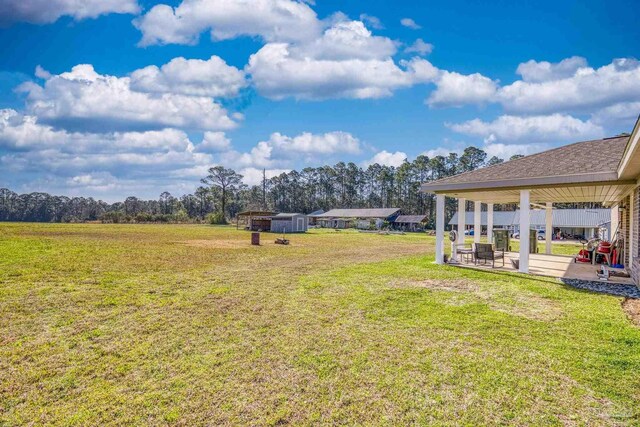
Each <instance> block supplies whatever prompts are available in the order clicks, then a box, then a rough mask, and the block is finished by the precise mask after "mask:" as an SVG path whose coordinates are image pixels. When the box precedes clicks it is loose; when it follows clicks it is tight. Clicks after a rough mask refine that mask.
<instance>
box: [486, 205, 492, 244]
mask: <svg viewBox="0 0 640 427" xmlns="http://www.w3.org/2000/svg"><path fill="white" fill-rule="evenodd" d="M487 243H493V203H487Z"/></svg>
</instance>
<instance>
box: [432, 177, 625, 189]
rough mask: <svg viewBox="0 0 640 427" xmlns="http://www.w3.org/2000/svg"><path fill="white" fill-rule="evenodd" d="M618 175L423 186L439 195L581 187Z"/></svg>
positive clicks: (614, 178)
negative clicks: (464, 192)
mask: <svg viewBox="0 0 640 427" xmlns="http://www.w3.org/2000/svg"><path fill="white" fill-rule="evenodd" d="M617 180H618V174H617V173H615V172H600V173H584V174H579V175H560V176H542V177H535V178H515V179H508V180H495V181H479V182H463V183H446V182H445V183H442V184H438V183H437V181H436V182H433V183H425V184H422V186H421V188H422V191H424V192H427V193H438V192H443V191H470V190H478V189H498V188H531V187H537V186H550V185H579V184H583V183H585V184H586V183H599V182H607V181H617Z"/></svg>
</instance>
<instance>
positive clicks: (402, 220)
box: [392, 215, 427, 231]
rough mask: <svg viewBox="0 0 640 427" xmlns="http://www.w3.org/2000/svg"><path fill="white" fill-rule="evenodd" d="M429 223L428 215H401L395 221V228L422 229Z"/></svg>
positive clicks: (405, 229) (406, 229)
mask: <svg viewBox="0 0 640 427" xmlns="http://www.w3.org/2000/svg"><path fill="white" fill-rule="evenodd" d="M426 224H427V216H426V215H399V216H398V217H397V218H396V219H395V220H394V221H393V224H392V225H393V228H394V229H396V230H403V231H422V230H424V229H425V226H426Z"/></svg>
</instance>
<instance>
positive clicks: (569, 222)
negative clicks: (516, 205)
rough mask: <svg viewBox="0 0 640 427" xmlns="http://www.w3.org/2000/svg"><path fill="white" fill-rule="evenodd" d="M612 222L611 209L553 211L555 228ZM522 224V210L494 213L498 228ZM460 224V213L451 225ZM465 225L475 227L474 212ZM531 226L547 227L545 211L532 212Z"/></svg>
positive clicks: (552, 221)
mask: <svg viewBox="0 0 640 427" xmlns="http://www.w3.org/2000/svg"><path fill="white" fill-rule="evenodd" d="M610 221H611V210H610V209H553V210H552V219H551V223H552V224H553V226H554V227H586V228H594V227H598V226H600V225H602V224H604V223H606V222H610ZM481 223H482V225H487V213H486V212H482V221H481ZM519 223H520V210H515V211H508V212H494V213H493V224H494V225H496V226H503V225H518V224H519ZM457 224H458V213H457V212H456V213H455V214H454V215H453V217H452V218H451V221H449V225H457ZM465 224H469V225H473V212H467V213H466V215H465ZM531 225H532V226H544V225H545V211H544V209H534V210H532V211H531Z"/></svg>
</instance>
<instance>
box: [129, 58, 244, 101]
mask: <svg viewBox="0 0 640 427" xmlns="http://www.w3.org/2000/svg"><path fill="white" fill-rule="evenodd" d="M246 85H247V81H246V79H245V75H244V72H243V71H241V70H238V69H237V68H236V67H232V66H230V65H227V63H226V62H225V61H224V60H223V59H222V58H220V57H219V56H215V55H214V56H212V57H211V58H210V59H208V60H206V61H205V60H201V59H185V58H182V57H179V58H174V59H172V60H171V61H169V62H168V63H167V64H164V65H162V66H161V67H157V66H155V65H150V66H148V67H145V68H141V69H139V70H136V71H134V72H133V73H131V88H132V89H133V90H136V91H139V92H154V93H178V94H183V95H195V96H209V97H214V98H215V97H230V96H235V95H237V94H238V91H239V90H240V89H242V88H243V87H245V86H246Z"/></svg>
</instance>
